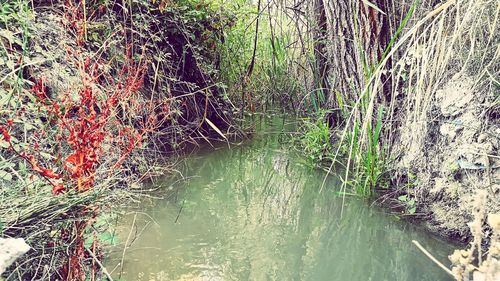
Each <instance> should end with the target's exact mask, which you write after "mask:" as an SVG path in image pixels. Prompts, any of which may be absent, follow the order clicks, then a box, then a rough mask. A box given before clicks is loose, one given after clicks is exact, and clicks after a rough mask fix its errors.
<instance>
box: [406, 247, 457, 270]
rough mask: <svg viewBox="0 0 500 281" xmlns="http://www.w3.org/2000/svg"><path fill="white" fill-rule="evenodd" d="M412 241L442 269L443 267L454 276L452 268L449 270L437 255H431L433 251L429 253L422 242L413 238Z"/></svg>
mask: <svg viewBox="0 0 500 281" xmlns="http://www.w3.org/2000/svg"><path fill="white" fill-rule="evenodd" d="M411 242H412V243H413V244H415V246H417V248H418V249H419V250H420V251H422V253H424V254H425V255H426V256H427V257H428V258H429V259H431V261H433V262H434V263H435V264H437V265H438V266H439V267H441V269H443V270H444V271H446V273H448V274H449V275H450V276H453V273H452V272H451V270H449V269H448V268H447V267H446V266H444V265H443V264H442V263H441V262H440V261H438V260H437V259H436V258H435V257H433V256H432V255H431V253H429V252H428V251H427V250H426V249H424V247H422V245H420V243H418V241H415V240H412V241H411Z"/></svg>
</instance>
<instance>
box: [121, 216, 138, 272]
mask: <svg viewBox="0 0 500 281" xmlns="http://www.w3.org/2000/svg"><path fill="white" fill-rule="evenodd" d="M136 219H137V213H135V215H134V221H133V222H132V227H131V228H130V231H129V233H128V236H127V241H125V245H124V246H123V253H122V260H121V262H120V278H122V273H123V260H124V259H125V252H126V251H127V247H128V246H127V245H128V241H130V235H132V229H134V226H135V220H136Z"/></svg>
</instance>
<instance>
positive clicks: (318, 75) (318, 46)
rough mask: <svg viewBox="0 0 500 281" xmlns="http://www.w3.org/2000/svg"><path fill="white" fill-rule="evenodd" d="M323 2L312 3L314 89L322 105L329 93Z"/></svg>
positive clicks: (326, 28) (325, 19) (328, 68)
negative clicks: (314, 25)
mask: <svg viewBox="0 0 500 281" xmlns="http://www.w3.org/2000/svg"><path fill="white" fill-rule="evenodd" d="M325 8H326V7H325V4H324V0H315V1H314V18H315V24H316V27H315V29H314V38H313V40H314V59H315V60H314V62H315V63H314V68H315V69H314V70H313V73H314V87H315V89H316V90H317V93H318V95H317V96H316V97H318V99H317V100H318V101H319V104H320V105H323V104H324V102H325V100H326V99H328V96H329V91H330V82H329V77H328V76H329V72H330V65H329V62H328V52H327V48H326V43H327V41H328V24H327V18H326V10H325Z"/></svg>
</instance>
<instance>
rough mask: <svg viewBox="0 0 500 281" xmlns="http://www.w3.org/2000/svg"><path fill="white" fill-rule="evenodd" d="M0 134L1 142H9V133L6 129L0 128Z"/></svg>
mask: <svg viewBox="0 0 500 281" xmlns="http://www.w3.org/2000/svg"><path fill="white" fill-rule="evenodd" d="M0 132H2V135H3V140H4V141H6V142H10V134H9V131H7V129H5V128H4V127H2V126H0Z"/></svg>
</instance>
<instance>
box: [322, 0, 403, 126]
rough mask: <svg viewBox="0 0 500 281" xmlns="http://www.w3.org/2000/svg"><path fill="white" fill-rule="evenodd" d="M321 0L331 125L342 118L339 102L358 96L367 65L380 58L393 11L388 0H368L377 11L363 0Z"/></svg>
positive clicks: (376, 61) (365, 78)
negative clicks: (325, 22)
mask: <svg viewBox="0 0 500 281" xmlns="http://www.w3.org/2000/svg"><path fill="white" fill-rule="evenodd" d="M322 1H323V2H324V4H325V5H326V7H325V10H326V16H327V25H328V40H329V43H330V44H329V48H328V50H327V53H328V57H329V59H330V65H331V71H330V76H331V81H332V82H331V88H330V95H329V96H328V101H327V107H328V108H329V109H333V110H335V112H336V113H334V114H331V115H330V116H329V119H330V121H331V122H332V123H331V124H330V125H332V126H334V124H336V123H338V122H340V121H342V120H340V118H341V116H340V114H339V113H340V111H339V104H340V102H342V103H344V104H345V103H346V102H348V101H355V100H357V99H358V98H359V95H360V94H361V91H362V90H363V88H364V87H365V82H366V80H367V78H368V75H369V72H370V68H371V67H375V66H376V65H377V63H378V62H379V61H380V59H381V57H382V54H383V51H384V49H385V48H386V46H387V45H388V43H389V40H390V37H391V34H392V31H391V29H392V28H391V26H390V24H389V23H390V22H389V18H388V15H391V17H392V16H394V15H392V14H391V13H392V12H393V11H392V9H391V7H392V6H391V5H392V4H391V1H390V0H376V1H375V0H370V3H373V4H374V5H375V6H377V7H378V9H379V10H380V11H378V10H377V9H375V8H372V7H369V6H368V5H366V4H365V3H364V1H353V0H322ZM382 12H384V13H385V14H386V15H384V14H383V13H382Z"/></svg>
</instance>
